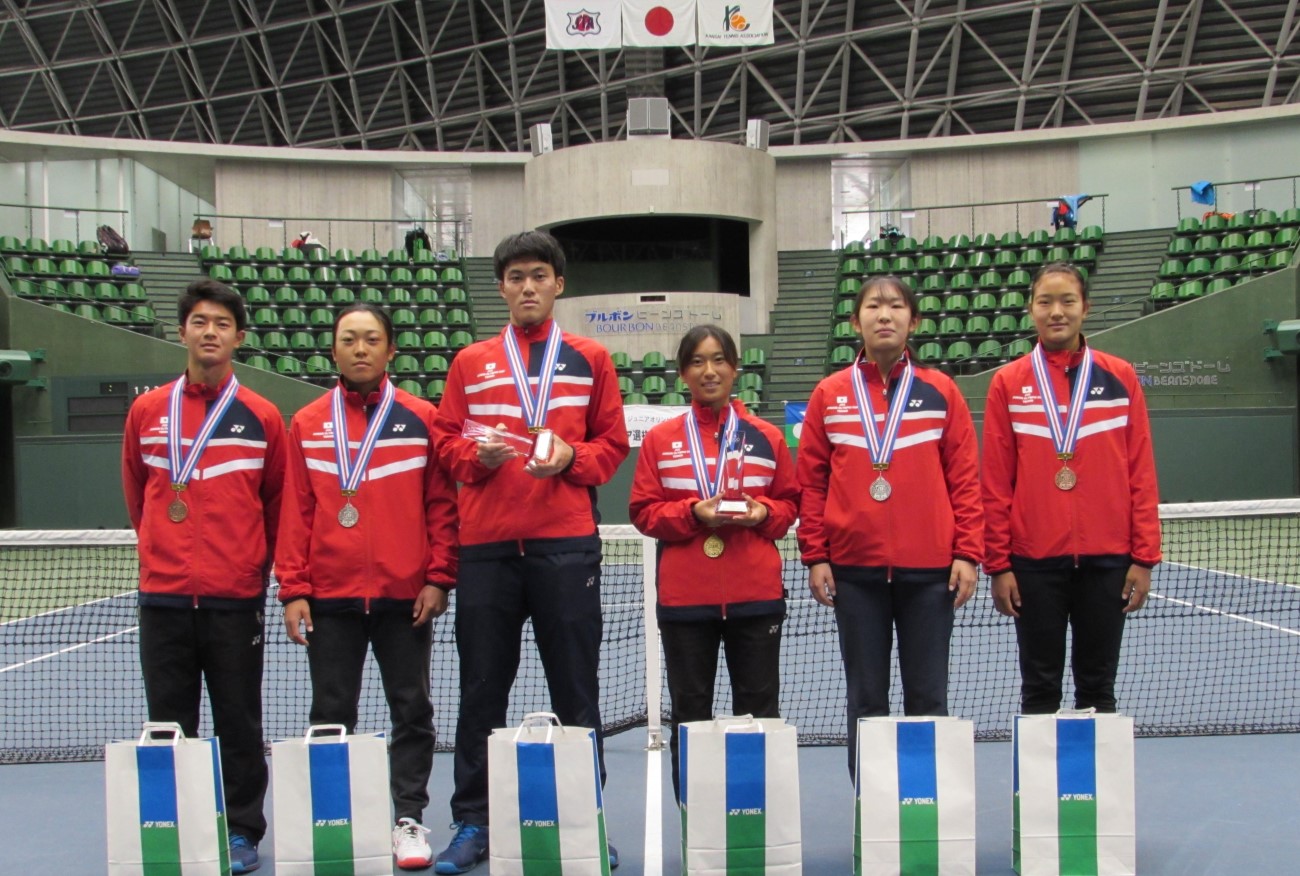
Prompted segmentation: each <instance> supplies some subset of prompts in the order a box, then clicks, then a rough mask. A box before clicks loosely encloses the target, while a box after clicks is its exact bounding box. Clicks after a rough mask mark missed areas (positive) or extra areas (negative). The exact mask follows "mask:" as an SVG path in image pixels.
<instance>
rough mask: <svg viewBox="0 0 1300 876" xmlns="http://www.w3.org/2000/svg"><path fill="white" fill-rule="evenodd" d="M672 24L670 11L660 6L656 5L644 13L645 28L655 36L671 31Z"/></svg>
mask: <svg viewBox="0 0 1300 876" xmlns="http://www.w3.org/2000/svg"><path fill="white" fill-rule="evenodd" d="M673 24H674V21H673V14H672V12H671V11H669V10H668V9H665V8H664V7H662V6H656V7H654V8H653V9H651V10H650V11H649V12H647V13H646V14H645V29H646V30H648V31H650V33H652V34H654V35H655V36H657V37H661V36H668V34H670V33H672V30H673Z"/></svg>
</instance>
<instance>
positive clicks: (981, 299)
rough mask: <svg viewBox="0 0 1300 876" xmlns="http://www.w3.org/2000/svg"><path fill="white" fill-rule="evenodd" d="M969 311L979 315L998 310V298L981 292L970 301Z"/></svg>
mask: <svg viewBox="0 0 1300 876" xmlns="http://www.w3.org/2000/svg"><path fill="white" fill-rule="evenodd" d="M970 309H971V310H974V311H977V312H981V313H989V312H992V311H994V310H997V309H999V308H998V298H997V296H996V295H994V294H993V293H992V292H981V293H979V294H978V295H976V296H975V297H974V298H972V299H971V300H970Z"/></svg>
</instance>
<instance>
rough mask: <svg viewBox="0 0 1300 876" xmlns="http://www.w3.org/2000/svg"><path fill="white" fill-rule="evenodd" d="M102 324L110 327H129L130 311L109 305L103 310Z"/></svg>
mask: <svg viewBox="0 0 1300 876" xmlns="http://www.w3.org/2000/svg"><path fill="white" fill-rule="evenodd" d="M104 322H107V323H109V324H110V325H130V324H131V322H132V319H131V311H129V310H127V309H126V308H125V307H116V306H114V305H109V306H108V307H105V308H104Z"/></svg>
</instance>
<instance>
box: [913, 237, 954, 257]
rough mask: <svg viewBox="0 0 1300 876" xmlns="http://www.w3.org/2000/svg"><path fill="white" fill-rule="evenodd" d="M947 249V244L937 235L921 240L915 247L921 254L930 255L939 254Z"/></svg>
mask: <svg viewBox="0 0 1300 876" xmlns="http://www.w3.org/2000/svg"><path fill="white" fill-rule="evenodd" d="M947 248H948V242H947V241H946V240H944V239H943V238H942V237H940V236H939V235H937V234H931V235H928V236H927V237H926V238H925V239H924V240H922V241H921V242H920V243H919V244H918V245H917V249H919V250H920V251H921V252H922V253H931V254H934V253H941V252H943V251H944V250H945V249H947Z"/></svg>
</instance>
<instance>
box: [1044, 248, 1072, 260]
mask: <svg viewBox="0 0 1300 876" xmlns="http://www.w3.org/2000/svg"><path fill="white" fill-rule="evenodd" d="M1044 258H1045V259H1046V260H1047V261H1049V262H1068V261H1069V260H1070V250H1069V248H1068V247H1064V246H1054V247H1052V248H1051V249H1049V250H1048V251H1047V254H1046V255H1045V256H1044Z"/></svg>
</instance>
